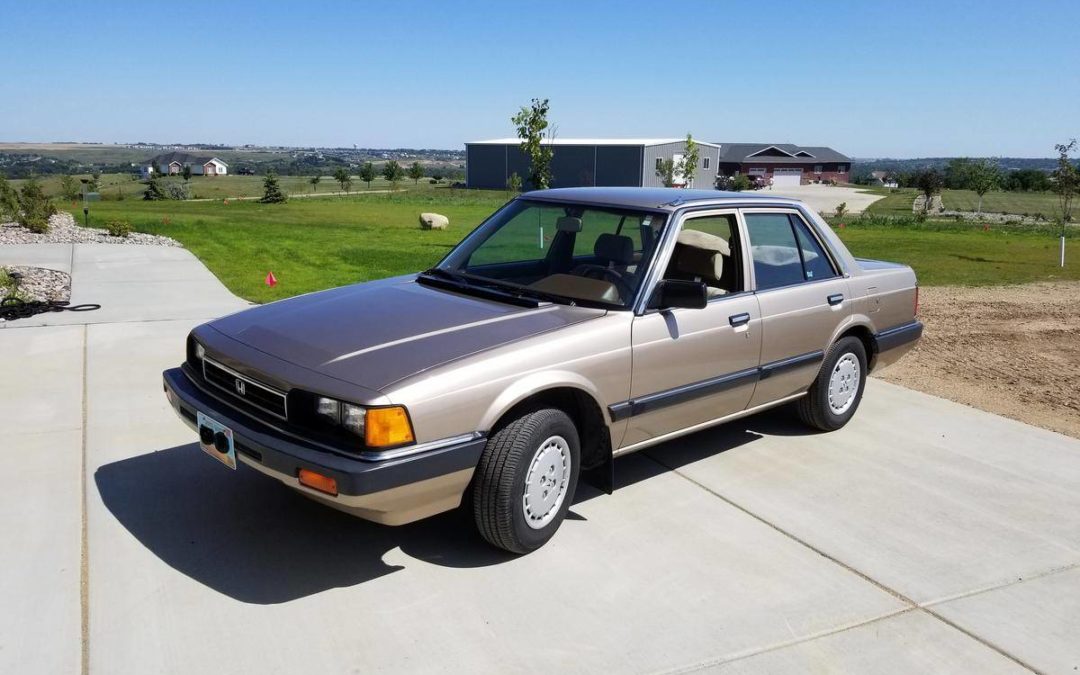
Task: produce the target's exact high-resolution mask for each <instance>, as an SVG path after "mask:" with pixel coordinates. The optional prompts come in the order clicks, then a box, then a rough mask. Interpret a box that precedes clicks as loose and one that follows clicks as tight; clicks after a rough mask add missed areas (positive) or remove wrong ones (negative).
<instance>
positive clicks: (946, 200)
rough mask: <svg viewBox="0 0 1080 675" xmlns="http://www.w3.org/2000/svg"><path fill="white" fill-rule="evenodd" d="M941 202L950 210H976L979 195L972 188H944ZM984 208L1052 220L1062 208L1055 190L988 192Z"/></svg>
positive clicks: (984, 199)
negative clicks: (1040, 216)
mask: <svg viewBox="0 0 1080 675" xmlns="http://www.w3.org/2000/svg"><path fill="white" fill-rule="evenodd" d="M941 202H942V203H943V204H944V205H945V208H946V209H949V210H950V211H976V210H978V206H979V195H977V194H975V193H974V192H972V191H971V190H944V191H943V192H942V193H941ZM982 210H983V211H984V212H987V213H1010V214H1015V215H1022V216H1023V215H1026V216H1036V215H1037V214H1041V215H1042V216H1043V218H1045V219H1047V220H1052V219H1053V218H1055V217H1056V216H1057V214H1058V213H1059V211H1060V209H1059V206H1058V196H1057V195H1056V194H1054V193H1053V192H987V193H986V194H985V195H983V203H982Z"/></svg>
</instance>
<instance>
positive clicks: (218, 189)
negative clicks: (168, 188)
mask: <svg viewBox="0 0 1080 675" xmlns="http://www.w3.org/2000/svg"><path fill="white" fill-rule="evenodd" d="M77 178H89V175H88V174H86V175H81V176H77ZM37 180H38V182H39V183H41V188H42V190H44V191H45V194H47V195H49V196H50V197H53V198H54V199H57V201H58V204H64V202H63V201H62V200H60V177H59V176H47V177H43V178H39V179H37ZM164 180H165V181H172V182H183V180H184V179H183V178H179V177H169V178H165V179H164ZM309 181H310V177H309V176H278V182H279V184H280V185H281V189H282V190H284V191H285V193H286V194H289V195H298V194H302V195H308V194H316V195H318V194H326V193H330V192H338V191H340V190H341V184H340V183H338V182H337V181H335V180H334V179H333V178H331V177H330V176H323V177H322V179H321V180H320V182H319V186H318V190H312V189H311V183H310V182H309ZM24 182H26V181H25V180H24V179H19V180H13V181H11V183H12V185H14V186H15V187H18V186H20V185H21V184H22V183H24ZM188 184H189V187H190V190H191V195H192V198H193V199H226V198H228V199H233V198H236V197H261V196H262V194H263V176H213V177H210V176H192V177H191V180H190V181H188ZM391 187H392V186H391V184H390V183H389V182H388V181H387V180H385V179H383V178H382V177H379V178H377V179H375V180H373V181H372V182H371V187H370V188H369V187H368V186H367V184H365V183H363V182H361V181H360V180H359V179H357V178H356V177H355V176H354V177H353V183H352V186H351V187H350V189H349V191H350V192H366V191H368V190H369V189H370V190H389V189H391ZM398 187H399V188H400V189H408V190H431V189H444V188H446V187H447V183H445V182H443V183H441V184H439V185H437V186H435V185H431V184H430V183H429V182H428V179H427V178H423V179H421V180H420V182H419V183H413V181H412V180H411V179H405V180H403V181H401V183H399V184H398ZM145 190H146V184H145V183H143V182H142V181H138V180H133V179H132V176H131V174H117V173H109V174H102V176H101V180H100V183H99V188H98V191H99V193H100V194H101V198H102V200H104V201H120V200H132V199H133V200H139V199H142V195H143V192H144V191H145ZM64 205H67V206H70V204H64ZM78 208H82V207H81V205H80V206H78Z"/></svg>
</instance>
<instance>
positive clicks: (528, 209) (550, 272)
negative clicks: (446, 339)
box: [436, 199, 664, 308]
mask: <svg viewBox="0 0 1080 675" xmlns="http://www.w3.org/2000/svg"><path fill="white" fill-rule="evenodd" d="M663 225H664V215H663V214H658V213H649V212H644V211H629V210H624V209H618V208H606V207H597V206H585V205H577V204H555V203H548V202H540V201H529V200H523V199H517V200H514V201H513V202H511V203H510V204H508V205H506V206H505V207H504V208H503V209H501V210H500V211H499V212H498V213H496V214H495V215H494V216H492V217H491V218H490V219H488V220H487V221H486V222H485V223H484V224H483V225H481V226H480V227H479V228H478V229H477V230H476V231H475V232H473V233H472V234H470V235H469V236H468V237H466V238H465V240H464V241H462V242H461V243H460V244H459V245H458V246H457V248H455V249H454V250H453V251H452V252H451V253H450V255H449V256H447V257H446V259H445V260H443V261H442V262H441V263H439V265H438V267H437V268H436V269H437V270H440V271H441V272H443V273H451V274H457V275H465V276H463V277H462V278H464V279H469V278H471V279H476V280H482V281H485V282H493V283H497V284H500V285H503V286H506V287H507V288H512V289H514V290H515V291H519V292H524V293H529V292H532V293H535V294H536V295H537V296H545V297H547V299H564V300H567V301H580V302H581V303H582V304H596V305H604V306H612V307H622V308H626V307H629V306H630V304H631V302H632V301H633V298H634V296H635V295H636V294H637V291H638V288H639V287H640V285H641V283H642V278H643V277H644V275H645V271H646V269H647V268H648V265H649V261H650V260H651V258H652V254H653V250H654V248H655V246H656V243H657V241H659V239H660V232H661V228H662V227H663Z"/></svg>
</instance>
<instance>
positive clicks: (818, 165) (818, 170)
mask: <svg viewBox="0 0 1080 675" xmlns="http://www.w3.org/2000/svg"><path fill="white" fill-rule="evenodd" d="M814 173H821V165H820V164H815V165H814Z"/></svg>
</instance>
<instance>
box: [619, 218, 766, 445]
mask: <svg viewBox="0 0 1080 675" xmlns="http://www.w3.org/2000/svg"><path fill="white" fill-rule="evenodd" d="M680 228H681V229H692V230H697V231H698V232H705V233H707V234H712V235H715V236H720V237H723V238H725V239H727V240H728V241H729V243H730V246H731V248H732V253H733V255H730V256H723V257H722V258H721V259H722V261H723V264H724V265H728V266H729V267H728V268H727V269H729V270H730V271H731V272H732V273H731V274H730V275H729V274H726V273H722V274H721V276H722V277H728V278H729V280H727V281H725V282H724V283H726V284H728V285H729V288H727V289H726V291H727V292H723V293H721V292H720V289H719V288H717V289H715V290H714V292H713V293H712V297H710V298H709V300H708V303H707V304H706V306H705V307H704V308H701V309H685V308H682V309H671V310H663V309H660V310H648V311H646V312H644V313H643V314H642V315H640V316H636V317H634V321H633V324H632V331H631V345H632V349H633V374H632V377H631V387H630V388H631V392H630V394H631V398H630V400H629V401H627V402H626V403H625V404H623V405H622V406H621V407H619V408H618V410H620V412H621V414H623V415H627V416H629V421H628V423H627V429H626V434H625V435H624V437H623V441H622V444H621V449H629V448H630V447H631V446H633V445H635V444H639V443H642V442H644V441H649V440H652V439H655V438H657V437H660V436H664V435H667V434H674V433H675V432H679V431H682V430H685V429H688V428H692V427H694V426H696V425H700V424H703V423H706V422H709V421H712V420H715V419H717V418H720V417H723V416H725V415H730V414H732V413H737V412H739V411H741V410H743V409H744V408H745V407H746V405H747V403H748V402H749V401H750V397H751V395H752V394H753V391H754V383H755V381H756V380H757V366H758V356H759V352H760V349H761V314H760V312H759V310H758V302H757V298H756V297H755V296H754V294H753V293H752V292H750V287H749V285H748V279H749V274H748V271H749V267H748V264H747V262H746V256H745V254H744V253H743V251H742V249H741V248H740V246H741V244H740V243H739V242H740V241H741V229H740V227H739V224H738V219H737V213H736V211H735V210H717V211H709V212H700V213H693V214H688V215H687V216H686V217H685V219H684V220H683V221H682V223H681V225H680ZM676 237H677V232H673V233H672V239H673V240H674V239H675V238H676ZM665 248H666V255H662V256H661V257H660V258H658V259H657V261H656V264H657V265H660V266H661V267H660V268H659V269H663V270H665V273H664V276H668V275H672V274H674V272H673V270H672V268H671V265H670V263H671V262H672V253H673V250H674V248H675V244H674V243H670V244H668V245H667V246H665ZM668 278H675V277H673V276H668Z"/></svg>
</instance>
